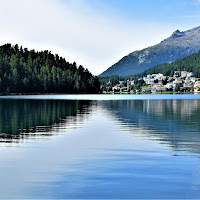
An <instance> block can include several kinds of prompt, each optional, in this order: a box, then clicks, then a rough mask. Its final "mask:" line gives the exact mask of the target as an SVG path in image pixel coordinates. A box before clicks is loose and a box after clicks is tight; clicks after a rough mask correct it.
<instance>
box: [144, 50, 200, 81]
mask: <svg viewBox="0 0 200 200" xmlns="http://www.w3.org/2000/svg"><path fill="white" fill-rule="evenodd" d="M174 71H188V72H193V74H194V76H195V77H197V78H200V51H199V52H198V53H194V54H192V55H190V56H187V57H184V58H179V59H178V60H176V61H174V62H172V63H164V64H160V65H157V66H155V67H152V68H150V69H148V70H146V71H144V72H143V73H142V74H141V75H140V76H146V75H148V74H154V73H162V74H164V75H166V76H173V74H174Z"/></svg>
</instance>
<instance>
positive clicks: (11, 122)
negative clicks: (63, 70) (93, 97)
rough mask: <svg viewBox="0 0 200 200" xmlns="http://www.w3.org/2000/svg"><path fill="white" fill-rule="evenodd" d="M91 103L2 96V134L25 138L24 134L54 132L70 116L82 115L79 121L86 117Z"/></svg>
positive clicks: (0, 126)
mask: <svg viewBox="0 0 200 200" xmlns="http://www.w3.org/2000/svg"><path fill="white" fill-rule="evenodd" d="M89 105H90V102H89V101H61V100H59V101H58V100H11V99H10V100H9V99H1V100H0V136H1V138H7V139H9V138H10V139H13V138H15V139H17V138H23V137H25V135H24V134H22V133H35V132H40V133H41V134H42V132H44V134H45V135H51V133H50V131H51V129H52V127H53V126H55V125H56V126H57V127H59V126H62V124H63V123H65V124H66V123H67V122H66V118H67V117H70V116H71V118H72V117H73V120H74V121H75V120H76V116H77V114H79V120H80V119H81V117H82V118H83V116H84V114H85V113H88V112H87V110H88V107H89ZM71 118H70V119H71ZM47 132H48V133H47ZM28 135H29V134H28ZM28 135H26V136H27V137H28Z"/></svg>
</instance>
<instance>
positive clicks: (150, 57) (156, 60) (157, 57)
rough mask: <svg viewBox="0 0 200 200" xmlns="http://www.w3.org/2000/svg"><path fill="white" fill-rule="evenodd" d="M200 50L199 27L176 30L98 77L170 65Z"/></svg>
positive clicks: (132, 72)
mask: <svg viewBox="0 0 200 200" xmlns="http://www.w3.org/2000/svg"><path fill="white" fill-rule="evenodd" d="M199 49H200V26H199V27H196V28H193V29H190V30H186V31H183V32H181V31H179V30H176V31H175V32H173V33H172V35H171V36H170V37H168V38H166V39H165V40H163V41H161V42H160V43H159V44H156V45H154V46H150V47H147V48H144V49H142V50H137V51H134V52H132V53H130V54H128V55H126V56H124V57H123V58H122V59H120V60H119V61H118V62H117V63H115V64H114V65H112V66H111V67H110V68H108V69H107V70H106V71H104V72H103V73H102V74H100V75H99V77H104V76H111V75H118V76H127V75H134V74H139V73H142V72H143V71H145V70H147V69H149V68H151V67H153V66H156V65H159V64H162V63H170V62H173V61H175V60H177V59H178V58H182V57H185V56H188V55H190V54H193V53H197V52H198V51H199Z"/></svg>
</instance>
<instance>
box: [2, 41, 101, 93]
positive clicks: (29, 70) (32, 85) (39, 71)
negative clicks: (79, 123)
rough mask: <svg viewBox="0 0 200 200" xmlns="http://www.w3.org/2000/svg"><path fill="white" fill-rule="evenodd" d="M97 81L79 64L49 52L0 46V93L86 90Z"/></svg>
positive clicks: (92, 90)
mask: <svg viewBox="0 0 200 200" xmlns="http://www.w3.org/2000/svg"><path fill="white" fill-rule="evenodd" d="M99 91H100V83H99V80H98V78H97V77H96V76H93V75H92V74H91V73H90V72H89V71H88V70H87V69H84V68H83V67H82V66H81V65H80V66H77V64H76V63H75V62H74V63H69V62H67V61H66V60H65V59H64V58H62V57H60V56H58V55H57V54H56V55H54V54H52V53H51V52H50V51H48V50H47V51H40V52H36V51H35V50H30V51H29V50H28V49H27V48H22V47H20V48H19V46H18V45H17V44H16V45H15V46H12V45H11V44H5V45H3V46H0V93H68V94H71V93H81V94H82V93H88V94H94V93H98V92H99Z"/></svg>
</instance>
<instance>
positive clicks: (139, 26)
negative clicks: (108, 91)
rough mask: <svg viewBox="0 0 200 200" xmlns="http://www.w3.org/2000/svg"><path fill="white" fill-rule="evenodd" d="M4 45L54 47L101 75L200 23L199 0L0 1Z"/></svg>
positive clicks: (0, 32)
mask: <svg viewBox="0 0 200 200" xmlns="http://www.w3.org/2000/svg"><path fill="white" fill-rule="evenodd" d="M0 8H1V12H0V26H1V31H0V45H2V44H4V43H7V42H10V43H13V44H15V43H18V44H19V45H21V44H22V45H23V46H24V47H25V46H26V47H28V48H29V49H31V48H35V49H36V50H44V49H49V50H51V51H52V52H53V53H59V54H60V55H61V56H64V57H66V59H67V60H68V61H70V62H73V61H76V62H77V63H78V64H82V65H84V67H87V68H88V69H89V70H90V71H91V72H93V73H94V74H96V75H98V74H100V73H101V72H102V71H104V70H106V69H107V68H108V67H110V66H111V65H112V64H114V63H115V62H117V61H118V60H119V59H121V58H122V57H123V56H125V55H127V54H129V53H131V52H132V51H135V50H139V49H142V48H145V47H148V46H150V45H155V44H157V43H159V42H160V41H161V40H163V39H165V38H166V37H169V36H170V35H171V34H172V32H173V31H175V30H177V29H179V30H181V31H184V30H187V29H191V28H194V27H197V26H200V0H28V1H27V0H17V1H13V0H6V1H5V0H0Z"/></svg>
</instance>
